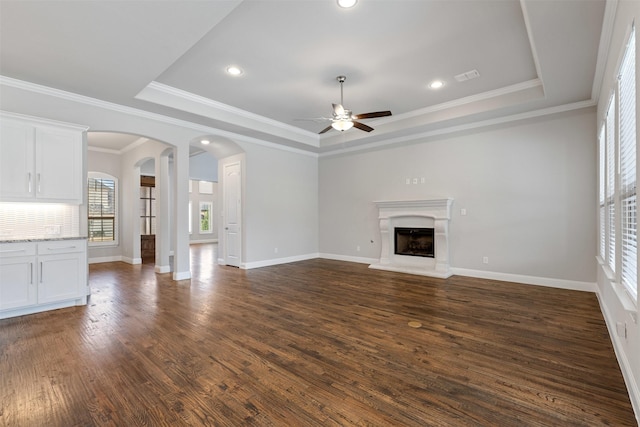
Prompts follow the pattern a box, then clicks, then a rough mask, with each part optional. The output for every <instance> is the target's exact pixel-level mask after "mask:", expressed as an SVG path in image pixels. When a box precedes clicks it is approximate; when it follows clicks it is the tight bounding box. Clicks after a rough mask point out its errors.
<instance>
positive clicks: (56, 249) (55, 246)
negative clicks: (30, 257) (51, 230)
mask: <svg viewBox="0 0 640 427" xmlns="http://www.w3.org/2000/svg"><path fill="white" fill-rule="evenodd" d="M86 245H87V242H86V241H85V240H59V241H52V242H41V243H38V255H56V254H65V253H72V252H82V251H84V250H85V248H86Z"/></svg>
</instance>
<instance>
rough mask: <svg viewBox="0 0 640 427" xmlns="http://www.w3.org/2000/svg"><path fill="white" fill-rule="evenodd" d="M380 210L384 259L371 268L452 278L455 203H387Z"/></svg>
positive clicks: (382, 204)
mask: <svg viewBox="0 0 640 427" xmlns="http://www.w3.org/2000/svg"><path fill="white" fill-rule="evenodd" d="M374 203H375V204H376V206H377V207H378V220H379V225H380V259H379V260H378V261H377V262H375V263H373V264H371V265H370V266H369V268H375V269H379V270H389V271H397V272H401V273H409V274H419V275H422V276H432V277H439V278H445V279H446V278H447V277H450V276H451V275H452V274H453V273H452V272H451V266H450V265H449V220H450V218H451V205H452V203H453V199H451V198H446V199H429V200H384V201H379V202H374Z"/></svg>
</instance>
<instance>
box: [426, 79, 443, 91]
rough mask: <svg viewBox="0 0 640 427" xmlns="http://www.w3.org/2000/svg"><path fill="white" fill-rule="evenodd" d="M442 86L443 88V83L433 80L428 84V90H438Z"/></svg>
mask: <svg viewBox="0 0 640 427" xmlns="http://www.w3.org/2000/svg"><path fill="white" fill-rule="evenodd" d="M442 86H444V82H443V81H442V80H434V81H432V82H431V83H429V88H430V89H440V88H441V87H442Z"/></svg>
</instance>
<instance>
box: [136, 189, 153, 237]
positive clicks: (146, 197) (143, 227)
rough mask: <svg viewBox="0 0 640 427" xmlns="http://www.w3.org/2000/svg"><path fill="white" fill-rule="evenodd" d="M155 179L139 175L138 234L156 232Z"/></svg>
mask: <svg viewBox="0 0 640 427" xmlns="http://www.w3.org/2000/svg"><path fill="white" fill-rule="evenodd" d="M155 185H156V180H155V177H153V176H140V235H141V236H151V235H155V234H156V187H155Z"/></svg>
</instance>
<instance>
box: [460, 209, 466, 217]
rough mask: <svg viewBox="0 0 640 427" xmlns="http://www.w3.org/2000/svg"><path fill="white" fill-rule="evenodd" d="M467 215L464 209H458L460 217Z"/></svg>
mask: <svg viewBox="0 0 640 427" xmlns="http://www.w3.org/2000/svg"><path fill="white" fill-rule="evenodd" d="M466 214H467V210H466V209H465V208H462V209H460V215H462V216H465V215H466Z"/></svg>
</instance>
